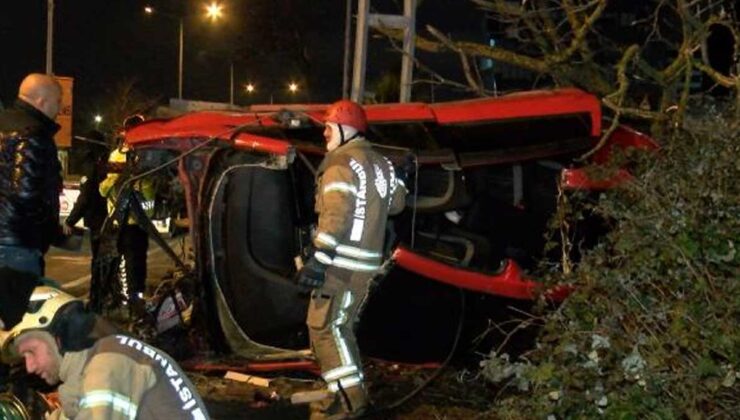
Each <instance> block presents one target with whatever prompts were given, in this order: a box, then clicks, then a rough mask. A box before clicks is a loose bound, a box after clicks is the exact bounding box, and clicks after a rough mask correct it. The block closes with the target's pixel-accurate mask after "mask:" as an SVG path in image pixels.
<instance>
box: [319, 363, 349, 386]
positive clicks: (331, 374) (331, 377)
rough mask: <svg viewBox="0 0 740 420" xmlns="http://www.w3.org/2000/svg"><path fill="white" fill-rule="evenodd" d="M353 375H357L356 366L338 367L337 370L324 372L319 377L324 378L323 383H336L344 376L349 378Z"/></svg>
mask: <svg viewBox="0 0 740 420" xmlns="http://www.w3.org/2000/svg"><path fill="white" fill-rule="evenodd" d="M355 373H357V366H356V365H351V366H340V367H338V368H335V369H332V370H330V371H327V372H324V373H323V374H322V375H321V377H322V378H324V381H326V382H332V381H336V380H337V379H341V378H344V377H345V376H349V375H352V374H355Z"/></svg>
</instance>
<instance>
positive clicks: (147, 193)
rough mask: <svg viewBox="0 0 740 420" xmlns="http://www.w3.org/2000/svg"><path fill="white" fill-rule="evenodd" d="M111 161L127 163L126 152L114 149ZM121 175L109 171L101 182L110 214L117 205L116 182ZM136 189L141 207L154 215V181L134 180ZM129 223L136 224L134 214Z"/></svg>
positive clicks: (101, 193) (149, 214) (101, 192)
mask: <svg viewBox="0 0 740 420" xmlns="http://www.w3.org/2000/svg"><path fill="white" fill-rule="evenodd" d="M108 162H109V163H113V164H125V162H126V154H125V153H124V152H121V151H120V150H118V149H114V150H113V151H112V152H111V154H110V157H109V158H108ZM120 176H121V174H119V173H115V172H109V173H108V175H107V176H106V177H105V179H104V180H103V181H101V182H100V187H99V190H100V195H102V196H103V197H106V199H107V201H108V214H111V213H113V210H114V209H115V205H116V202H115V200H116V198H117V197H118V190H117V188H116V183H117V182H118V178H119V177H120ZM133 188H134V191H135V192H136V193H137V194H138V198H139V201H140V202H141V207H142V208H143V209H144V212H145V213H146V215H147V216H149V217H152V216H153V215H154V198H155V195H156V191H155V190H154V183H153V182H152V181H151V179H148V178H143V179H140V180H138V181H135V182H134V185H133ZM127 223H128V224H130V225H134V224H136V219H135V218H134V217H133V216H129V217H128V220H127Z"/></svg>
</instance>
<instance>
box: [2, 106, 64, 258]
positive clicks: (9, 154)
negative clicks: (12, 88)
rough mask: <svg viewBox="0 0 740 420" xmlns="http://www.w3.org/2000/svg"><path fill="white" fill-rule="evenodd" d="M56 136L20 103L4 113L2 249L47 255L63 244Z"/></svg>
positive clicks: (41, 117) (53, 127)
mask: <svg viewBox="0 0 740 420" xmlns="http://www.w3.org/2000/svg"><path fill="white" fill-rule="evenodd" d="M58 130H59V125H57V124H56V123H55V122H54V121H53V120H51V119H50V118H49V117H47V116H46V115H44V114H43V113H42V112H41V111H39V110H37V109H36V108H34V107H33V106H31V105H30V104H28V103H26V102H24V101H22V100H18V101H17V102H16V104H15V106H14V107H13V108H10V109H7V110H5V111H3V112H2V113H0V245H12V246H21V247H25V248H35V249H38V250H40V251H41V252H46V251H47V250H48V249H49V245H50V244H51V243H52V242H54V241H55V240H57V239H59V238H60V236H61V228H60V226H59V193H60V192H61V191H62V174H61V165H60V164H59V158H58V157H57V147H56V145H55V144H54V139H53V136H54V133H56V132H57V131H58Z"/></svg>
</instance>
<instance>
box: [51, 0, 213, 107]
mask: <svg viewBox="0 0 740 420" xmlns="http://www.w3.org/2000/svg"><path fill="white" fill-rule="evenodd" d="M49 1H50V2H53V0H49ZM205 7H206V17H207V18H209V19H210V20H211V22H215V21H216V20H218V19H220V18H221V17H222V16H223V6H222V5H221V4H219V3H216V2H213V3H211V4H209V5H206V6H205ZM144 13H146V14H147V15H153V14H154V13H155V10H154V8H153V7H152V6H146V7H144ZM156 13H158V14H160V15H162V16H165V17H168V18H170V19H175V20H177V22H178V30H179V35H178V54H177V99H182V80H183V77H182V73H183V71H182V69H183V57H184V54H185V24H184V22H183V21H184V17H183V16H175V15H172V14H169V13H164V12H156Z"/></svg>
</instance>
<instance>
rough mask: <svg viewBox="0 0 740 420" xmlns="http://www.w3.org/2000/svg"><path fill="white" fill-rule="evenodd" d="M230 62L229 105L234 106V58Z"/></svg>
mask: <svg viewBox="0 0 740 420" xmlns="http://www.w3.org/2000/svg"><path fill="white" fill-rule="evenodd" d="M230 63H231V66H230V72H229V81H230V82H231V83H230V86H229V105H231V106H232V107H233V106H234V60H233V59H232V60H231V61H230Z"/></svg>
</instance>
